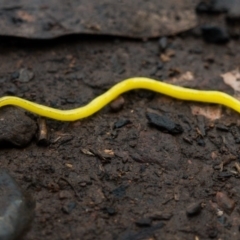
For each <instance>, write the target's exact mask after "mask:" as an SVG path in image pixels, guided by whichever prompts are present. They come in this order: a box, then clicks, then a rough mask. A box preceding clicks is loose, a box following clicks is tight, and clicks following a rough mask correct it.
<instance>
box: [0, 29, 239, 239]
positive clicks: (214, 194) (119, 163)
mask: <svg viewBox="0 0 240 240" xmlns="http://www.w3.org/2000/svg"><path fill="white" fill-rule="evenodd" d="M0 52H1V55H0V63H1V70H0V86H1V88H0V96H3V95H8V94H13V95H16V96H20V97H23V98H26V99H29V100H32V101H36V102H39V103H42V104H46V105H49V106H54V107H58V108H61V109H71V108H74V107H79V106H81V105H84V104H86V103H88V102H89V101H90V100H91V99H93V98H94V97H96V96H98V95H99V94H101V93H103V92H105V91H106V90H107V89H108V88H109V87H111V86H113V85H114V84H115V83H117V82H119V81H121V80H123V79H125V78H127V77H132V76H147V77H152V78H155V79H160V80H162V79H163V80H164V81H166V82H171V83H175V84H178V85H183V86H188V87H194V88H198V89H214V90H221V91H225V92H227V93H229V94H232V95H233V94H234V90H233V89H232V88H231V87H230V86H228V85H226V84H225V83H224V81H223V79H222V78H221V75H222V74H224V73H226V72H229V71H232V70H234V69H236V68H237V67H238V66H239V60H240V59H239V58H240V57H239V56H240V45H239V42H238V40H231V41H230V42H229V43H228V44H226V45H212V44H206V43H204V42H203V40H202V39H200V38H198V37H196V34H195V33H194V34H192V33H187V34H180V35H178V36H175V37H170V38H168V44H167V49H166V50H165V51H160V49H159V41H158V40H148V41H141V40H129V39H125V38H116V37H100V36H98V37H95V36H91V37H90V36H84V37H83V36H70V37H63V38H60V39H55V40H49V41H36V40H35V41H30V40H23V39H16V38H4V37H2V38H1V43H0ZM21 69H25V70H26V69H27V70H28V71H29V72H30V75H31V77H29V78H23V79H21V78H20V77H19V72H20V71H23V70H21ZM191 76H192V77H191ZM123 97H124V100H125V103H124V106H123V109H122V110H120V111H118V112H113V111H112V110H111V109H110V107H109V106H106V107H105V108H104V109H102V110H101V111H100V112H98V113H96V114H95V115H93V116H92V117H89V118H87V119H84V120H79V121H76V122H72V123H63V122H57V121H53V120H47V129H48V133H49V144H48V145H47V146H44V145H41V144H38V141H37V132H36V133H35V137H34V138H33V139H32V140H31V141H30V143H29V144H28V145H27V146H26V147H15V146H12V145H9V144H4V145H2V147H1V150H0V167H1V168H5V169H8V171H9V172H10V174H11V175H12V176H13V177H14V178H15V179H16V181H17V182H18V183H19V185H20V186H21V187H22V188H23V189H24V190H27V191H28V192H29V193H30V194H31V196H32V197H33V198H34V199H35V201H36V209H35V218H34V220H33V222H32V225H31V229H30V230H29V232H28V233H27V235H26V236H24V237H23V239H25V240H30V239H34V240H35V239H39V240H40V239H46V240H48V239H51V240H56V239H106V240H108V239H109V240H110V239H119V240H127V239H129V240H130V239H135V240H137V239H171V240H172V239H196V240H197V239H214V238H215V239H239V237H238V236H239V228H240V220H239V219H240V218H239V213H240V206H239V205H238V203H239V199H238V197H240V187H239V176H240V172H239V168H240V167H239V143H240V138H239V137H240V129H239V120H238V119H239V115H238V114H237V113H235V112H233V111H231V110H229V109H226V108H224V107H219V106H215V105H208V104H197V103H192V102H183V101H178V100H174V99H171V98H168V97H166V96H163V95H161V94H156V93H152V92H149V91H145V90H135V91H132V92H129V93H126V94H124V95H123ZM1 111H2V110H1ZM148 112H154V113H157V114H159V115H161V116H166V117H168V118H169V119H170V120H171V121H172V122H174V123H177V124H180V125H181V126H182V128H183V133H181V134H178V135H172V134H169V133H167V132H163V131H159V130H158V129H156V128H154V127H152V126H150V125H149V124H148V120H147V118H146V113H148ZM199 112H200V113H202V114H205V116H203V115H199V114H197V113H199ZM209 112H210V113H209ZM206 114H208V115H207V116H209V114H211V119H209V117H208V118H207V117H206ZM27 116H28V117H30V118H31V119H32V120H34V122H35V123H36V124H37V120H38V117H37V116H33V115H32V114H28V113H27ZM216 118H219V119H216ZM125 120H129V121H128V124H126V125H124V126H122V127H119V128H116V127H114V126H116V125H119V124H120V125H121V123H122V122H124V121H125ZM15 121H16V120H15ZM119 121H120V122H119ZM125 122H127V121H125ZM11 127H12V125H11V126H9V129H11ZM5 128H6V129H5ZM9 129H7V127H4V129H2V130H1V131H2V132H4V130H5V131H10V130H9Z"/></svg>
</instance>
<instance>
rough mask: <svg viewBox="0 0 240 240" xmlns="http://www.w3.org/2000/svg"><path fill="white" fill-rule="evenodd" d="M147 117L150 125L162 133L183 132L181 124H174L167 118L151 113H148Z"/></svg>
mask: <svg viewBox="0 0 240 240" xmlns="http://www.w3.org/2000/svg"><path fill="white" fill-rule="evenodd" d="M146 115H147V119H148V121H149V124H150V125H152V126H154V127H156V128H157V129H158V130H160V131H163V132H167V133H170V134H180V133H182V132H183V128H182V126H181V125H180V124H177V123H175V122H173V121H172V120H171V119H169V118H168V117H166V116H163V115H159V114H156V113H151V112H148V113H147V114H146Z"/></svg>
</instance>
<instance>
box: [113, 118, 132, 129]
mask: <svg viewBox="0 0 240 240" xmlns="http://www.w3.org/2000/svg"><path fill="white" fill-rule="evenodd" d="M129 123H131V121H130V120H129V119H125V118H123V119H119V120H118V121H117V122H115V123H114V125H113V129H116V128H121V127H124V126H125V125H127V124H129Z"/></svg>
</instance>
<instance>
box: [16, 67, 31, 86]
mask: <svg viewBox="0 0 240 240" xmlns="http://www.w3.org/2000/svg"><path fill="white" fill-rule="evenodd" d="M33 77H34V73H33V72H32V71H30V70H29V69H27V68H22V69H20V71H19V78H18V81H19V82H23V83H26V82H29V81H30V80H32V79H33Z"/></svg>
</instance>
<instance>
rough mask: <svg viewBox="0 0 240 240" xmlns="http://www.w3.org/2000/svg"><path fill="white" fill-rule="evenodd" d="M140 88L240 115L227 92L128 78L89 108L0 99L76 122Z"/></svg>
mask: <svg viewBox="0 0 240 240" xmlns="http://www.w3.org/2000/svg"><path fill="white" fill-rule="evenodd" d="M140 88H141V89H148V90H152V91H155V92H158V93H162V94H164V95H167V96H170V97H173V98H177V99H181V100H187V101H197V102H206V103H216V104H222V105H224V106H227V107H229V108H232V109H234V110H235V111H237V112H239V113H240V102H239V101H238V100H237V99H235V98H233V97H231V96H230V95H228V94H226V93H223V92H219V91H201V90H194V89H189V88H184V87H179V86H174V85H171V84H168V83H164V82H159V81H156V80H153V79H149V78H144V77H135V78H129V79H126V80H124V81H122V82H120V83H118V84H116V85H115V86H113V87H112V88H110V89H109V90H108V91H107V92H105V93H104V94H102V95H100V96H99V97H96V98H95V99H93V100H92V101H91V102H90V103H89V104H87V105H86V106H83V107H79V108H76V109H72V110H59V109H55V108H51V107H47V106H43V105H40V104H37V103H33V102H30V101H27V100H24V99H22V98H18V97H11V96H9V97H2V98H0V107H3V106H6V105H15V106H18V107H21V108H24V109H26V110H28V111H30V112H32V113H36V114H38V115H41V116H44V117H47V118H52V119H55V120H61V121H75V120H78V119H81V118H86V117H88V116H91V115H92V114H94V113H96V112H97V111H99V110H100V109H101V108H103V107H104V106H105V105H107V104H108V103H109V102H111V101H112V100H114V99H115V98H116V97H118V96H119V95H121V94H122V93H124V92H127V91H130V90H133V89H140Z"/></svg>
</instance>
